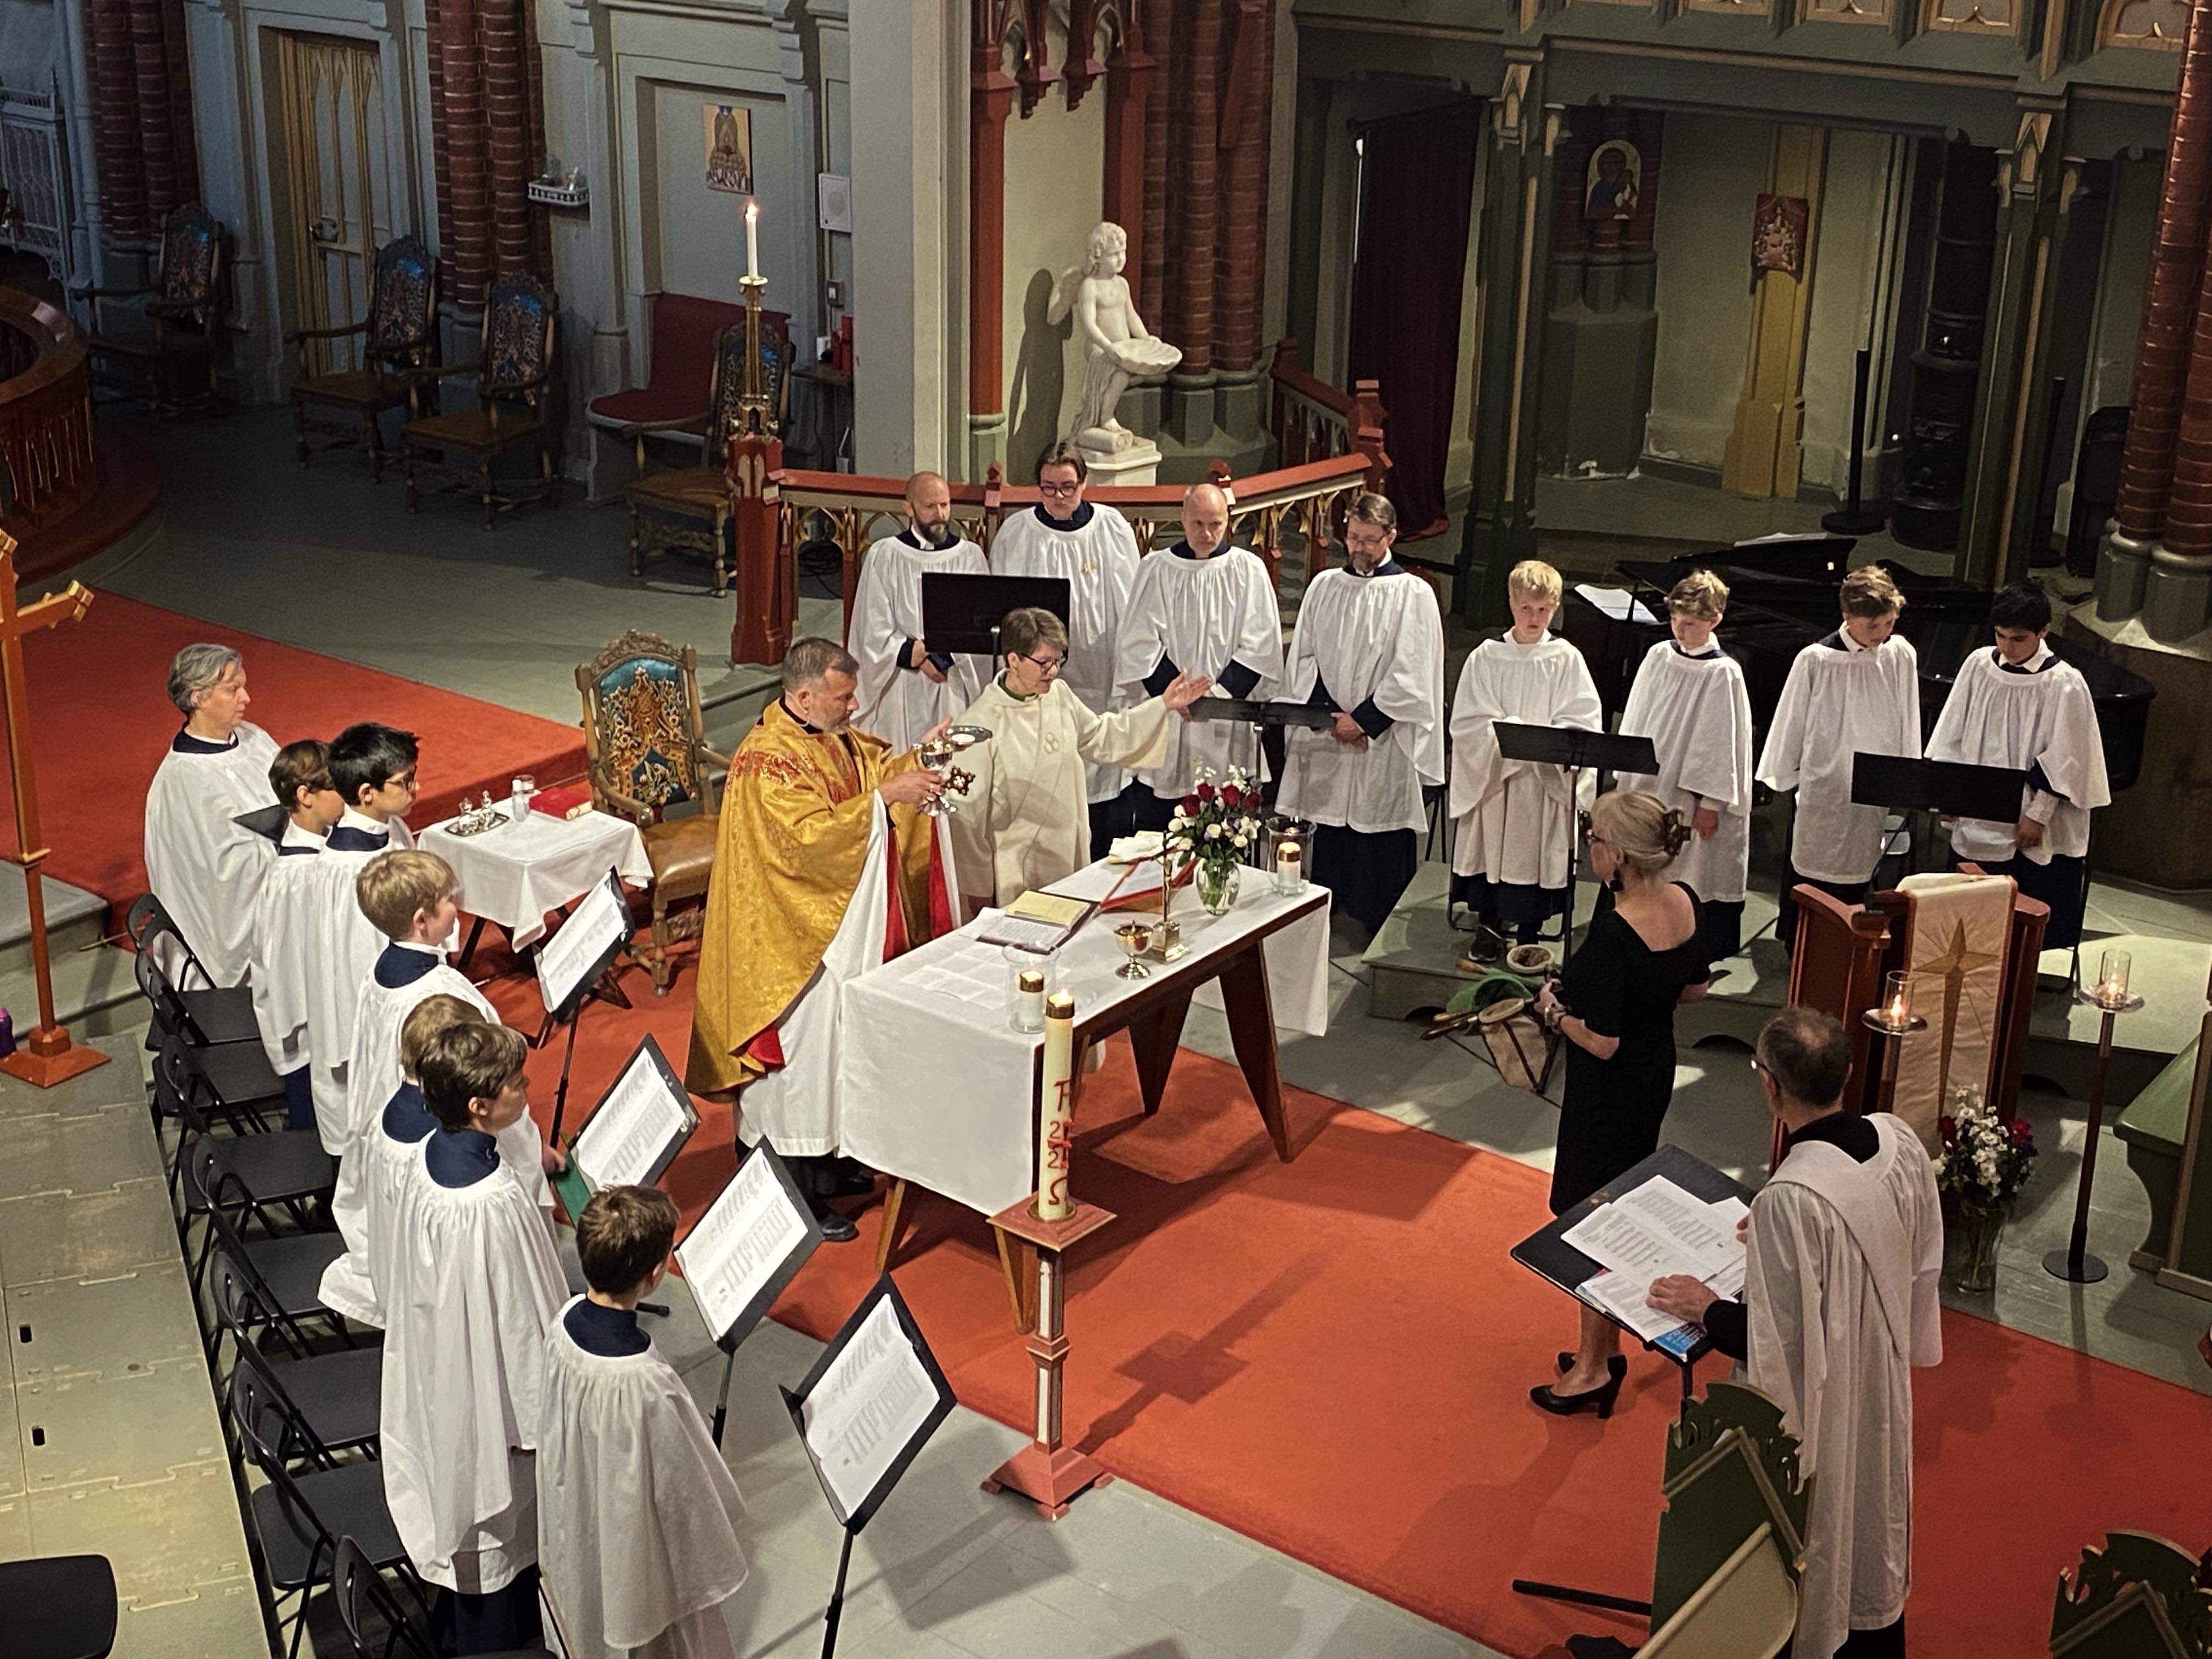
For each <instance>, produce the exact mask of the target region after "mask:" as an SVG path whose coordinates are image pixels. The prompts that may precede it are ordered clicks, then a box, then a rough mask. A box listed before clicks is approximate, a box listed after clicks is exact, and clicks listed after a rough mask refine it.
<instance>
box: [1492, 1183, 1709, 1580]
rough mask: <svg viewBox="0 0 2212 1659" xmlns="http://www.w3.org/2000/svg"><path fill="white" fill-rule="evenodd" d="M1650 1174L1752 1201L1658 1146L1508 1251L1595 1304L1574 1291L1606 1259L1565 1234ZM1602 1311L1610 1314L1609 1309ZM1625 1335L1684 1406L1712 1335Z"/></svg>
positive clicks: (1697, 1190) (1701, 1194) (1696, 1192)
mask: <svg viewBox="0 0 2212 1659" xmlns="http://www.w3.org/2000/svg"><path fill="white" fill-rule="evenodd" d="M1653 1176H1666V1177H1667V1179H1668V1180H1669V1181H1671V1182H1674V1184H1675V1185H1676V1186H1677V1187H1680V1188H1682V1190H1683V1191H1685V1192H1686V1193H1688V1194H1690V1196H1692V1198H1695V1199H1699V1200H1703V1201H1704V1202H1705V1203H1707V1204H1716V1203H1718V1202H1719V1201H1720V1200H1722V1199H1724V1198H1740V1199H1741V1200H1743V1201H1744V1202H1745V1203H1746V1204H1749V1203H1750V1202H1751V1199H1752V1191H1751V1188H1748V1187H1747V1186H1745V1185H1744V1184H1743V1183H1742V1182H1740V1181H1736V1180H1734V1179H1732V1178H1731V1177H1729V1176H1726V1175H1723V1174H1722V1173H1721V1171H1720V1170H1716V1169H1715V1168H1713V1166H1712V1165H1711V1164H1708V1163H1706V1162H1705V1160H1704V1159H1703V1158H1698V1157H1696V1156H1695V1155H1693V1154H1692V1153H1689V1152H1684V1151H1683V1150H1682V1149H1681V1148H1680V1146H1662V1147H1661V1148H1660V1149H1659V1150H1658V1151H1657V1152H1654V1153H1652V1154H1651V1156H1650V1157H1649V1158H1645V1159H1644V1161H1643V1162H1642V1163H1640V1164H1637V1165H1635V1166H1634V1167H1633V1168H1632V1169H1630V1170H1626V1171H1625V1172H1624V1173H1622V1174H1621V1175H1620V1176H1617V1177H1616V1178H1615V1179H1613V1180H1612V1181H1608V1182H1606V1184H1605V1185H1604V1186H1603V1187H1601V1188H1599V1189H1598V1190H1597V1191H1596V1192H1595V1193H1592V1194H1590V1195H1589V1197H1588V1198H1586V1199H1584V1200H1583V1201H1582V1202H1581V1203H1579V1204H1577V1205H1575V1206H1573V1207H1571V1209H1569V1210H1567V1211H1566V1212H1565V1213H1564V1214H1562V1215H1559V1216H1555V1217H1553V1219H1552V1222H1551V1224H1550V1225H1548V1226H1544V1227H1540V1228H1538V1229H1537V1230H1536V1231H1534V1232H1533V1233H1531V1234H1529V1235H1528V1237H1526V1238H1524V1239H1522V1241H1521V1242H1520V1243H1518V1244H1516V1245H1515V1246H1514V1247H1513V1249H1511V1250H1510V1252H1508V1254H1510V1255H1511V1256H1512V1258H1513V1259H1514V1260H1515V1261H1517V1262H1519V1263H1520V1264H1521V1265H1522V1267H1526V1268H1528V1271H1529V1272H1531V1273H1534V1274H1535V1275H1536V1277H1537V1278H1539V1279H1546V1280H1548V1281H1549V1282H1550V1283H1552V1284H1553V1285H1557V1286H1559V1289H1561V1290H1563V1291H1566V1293H1567V1294H1568V1295H1570V1296H1572V1297H1574V1298H1575V1301H1576V1303H1577V1305H1579V1306H1582V1307H1590V1306H1593V1305H1595V1304H1591V1303H1588V1302H1584V1301H1583V1298H1582V1297H1580V1296H1579V1295H1577V1291H1578V1290H1579V1289H1580V1287H1581V1285H1582V1283H1583V1280H1584V1279H1589V1278H1592V1277H1594V1276H1595V1275H1596V1274H1598V1273H1602V1272H1604V1271H1605V1264H1604V1263H1602V1262H1599V1261H1591V1260H1590V1258H1589V1257H1588V1256H1586V1255H1583V1253H1582V1252H1581V1251H1580V1250H1578V1249H1576V1248H1575V1247H1574V1246H1573V1245H1571V1244H1570V1243H1567V1242H1566V1237H1565V1235H1566V1234H1567V1233H1568V1232H1570V1231H1572V1230H1573V1229H1574V1228H1576V1227H1578V1226H1580V1225H1582V1224H1583V1222H1584V1221H1585V1220H1587V1219H1588V1218H1589V1213H1590V1212H1591V1211H1593V1210H1595V1209H1596V1208H1597V1206H1599V1205H1601V1204H1605V1203H1609V1202H1611V1201H1612V1200H1613V1198H1615V1197H1616V1196H1618V1195H1619V1194H1622V1193H1630V1192H1633V1191H1635V1190H1636V1188H1638V1187H1641V1186H1642V1185H1643V1184H1644V1182H1647V1181H1649V1180H1650V1179H1651V1178H1652V1177H1653ZM1607 1318H1612V1316H1611V1315H1610V1314H1608V1315H1607ZM1613 1322H1614V1323H1615V1324H1616V1325H1618V1324H1620V1321H1618V1320H1614V1321H1613ZM1620 1328H1621V1329H1623V1330H1625V1331H1626V1330H1628V1327H1626V1325H1621V1327H1620ZM1628 1334H1630V1335H1631V1336H1632V1337H1635V1338H1636V1340H1637V1341H1638V1343H1640V1344H1642V1346H1644V1348H1646V1349H1647V1350H1649V1351H1650V1352H1653V1353H1656V1354H1661V1355H1663V1356H1664V1357H1665V1358H1668V1359H1671V1360H1673V1361H1674V1364H1676V1365H1677V1366H1679V1367H1680V1369H1681V1373H1682V1401H1683V1403H1684V1404H1685V1405H1687V1404H1688V1403H1689V1401H1690V1399H1691V1397H1692V1393H1693V1392H1694V1390H1695V1388H1696V1382H1697V1378H1696V1371H1697V1364H1698V1361H1699V1360H1700V1359H1702V1358H1705V1355H1707V1354H1709V1353H1711V1352H1712V1340H1711V1338H1709V1337H1706V1336H1705V1335H1704V1334H1699V1337H1698V1339H1697V1340H1696V1341H1694V1342H1692V1343H1691V1344H1690V1345H1688V1346H1686V1347H1683V1348H1682V1349H1681V1350H1680V1352H1677V1351H1676V1349H1675V1348H1674V1346H1670V1345H1669V1341H1668V1339H1667V1338H1664V1337H1662V1338H1661V1339H1660V1340H1658V1341H1656V1342H1646V1341H1644V1339H1643V1338H1642V1337H1641V1336H1638V1335H1637V1334H1636V1333H1635V1332H1634V1331H1628ZM1513 1591H1514V1594H1515V1595H1534V1596H1538V1597H1541V1598H1542V1599H1543V1600H1545V1601H1568V1602H1571V1603H1573V1604H1574V1605H1575V1606H1577V1607H1604V1608H1606V1609H1607V1610H1608V1611H1610V1612H1613V1613H1641V1614H1643V1615H1644V1617H1646V1618H1649V1617H1650V1613H1651V1604H1650V1602H1649V1601H1636V1600H1633V1599H1632V1598H1631V1597H1628V1596H1625V1595H1604V1594H1602V1593H1601V1592H1599V1591H1596V1590H1584V1589H1573V1588H1571V1587H1570V1586H1567V1585H1565V1584H1551V1583H1544V1582H1543V1581H1542V1580H1541V1579H1535V1578H1516V1579H1515V1580H1514V1581H1513Z"/></svg>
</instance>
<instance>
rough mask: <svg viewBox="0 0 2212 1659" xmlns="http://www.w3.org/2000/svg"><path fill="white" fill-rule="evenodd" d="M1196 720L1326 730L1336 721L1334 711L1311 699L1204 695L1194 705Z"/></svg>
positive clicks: (1192, 710) (1192, 705)
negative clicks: (1295, 700)
mask: <svg viewBox="0 0 2212 1659" xmlns="http://www.w3.org/2000/svg"><path fill="white" fill-rule="evenodd" d="M1190 717H1191V719H1193V720H1241V721H1243V723H1244V724H1245V725H1247V726H1304V727H1305V728H1306V730H1308V731H1309V732H1326V731H1327V730H1328V728H1329V727H1330V726H1334V725H1335V724H1336V716H1335V714H1334V713H1332V712H1331V711H1330V710H1328V709H1326V708H1318V707H1316V705H1314V704H1312V703H1310V702H1260V701H1259V700H1258V699H1256V698H1253V697H1200V698H1197V699H1195V700H1194V702H1192V703H1191V705H1190Z"/></svg>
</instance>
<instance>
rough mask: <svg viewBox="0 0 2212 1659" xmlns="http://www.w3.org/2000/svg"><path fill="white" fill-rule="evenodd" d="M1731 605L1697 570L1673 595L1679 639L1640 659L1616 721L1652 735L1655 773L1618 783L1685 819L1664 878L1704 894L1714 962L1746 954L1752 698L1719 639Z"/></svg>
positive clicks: (1624, 730)
mask: <svg viewBox="0 0 2212 1659" xmlns="http://www.w3.org/2000/svg"><path fill="white" fill-rule="evenodd" d="M1727 609H1728V586H1727V584H1726V583H1724V582H1723V581H1722V580H1721V579H1720V578H1719V577H1717V576H1716V575H1714V574H1712V572H1711V571H1710V570H1693V571H1692V572H1691V573H1690V574H1688V575H1686V576H1685V577H1683V578H1682V580H1680V581H1678V582H1676V583H1675V584H1674V587H1673V588H1672V589H1671V590H1670V591H1669V592H1668V595H1667V612H1668V625H1669V627H1670V628H1671V629H1672V631H1673V633H1674V637H1673V638H1672V639H1667V640H1662V641H1659V643H1658V644H1656V645H1655V646H1653V647H1651V649H1650V651H1649V652H1647V653H1645V654H1644V662H1643V665H1642V666H1640V667H1639V668H1638V670H1637V671H1636V684H1634V685H1633V686H1632V687H1631V688H1630V690H1629V693H1628V706H1627V707H1626V708H1624V709H1623V710H1622V711H1621V715H1620V735H1621V736H1623V737H1634V738H1650V739H1651V746H1652V747H1653V748H1654V749H1655V750H1657V751H1658V756H1659V771H1658V774H1657V775H1656V776H1652V777H1646V776H1643V775H1638V774H1633V773H1624V774H1622V775H1620V777H1619V779H1618V782H1619V785H1620V787H1621V788H1623V789H1641V790H1644V791H1646V792H1647V793H1650V794H1654V795H1656V796H1658V797H1659V799H1661V800H1662V801H1663V802H1665V803H1666V804H1667V805H1669V806H1671V807H1674V809H1675V810H1676V811H1679V812H1680V813H1681V815H1682V816H1683V817H1685V818H1686V819H1688V820H1689V823H1690V829H1691V835H1690V844H1689V845H1688V846H1687V847H1686V848H1683V849H1682V853H1681V855H1680V857H1678V858H1677V859H1676V860H1674V868H1673V869H1672V870H1671V871H1669V872H1668V874H1669V875H1670V876H1671V877H1672V878H1674V880H1676V881H1680V882H1684V883H1686V884H1688V886H1689V889H1690V890H1691V891H1692V892H1693V893H1695V894H1696V895H1697V896H1698V909H1699V915H1700V916H1701V917H1702V918H1703V920H1704V923H1705V954H1706V959H1707V960H1708V961H1713V962H1717V961H1718V960H1720V958H1721V957H1732V956H1734V955H1735V953H1736V952H1737V951H1739V950H1740V949H1741V948H1742V944H1743V888H1744V878H1745V876H1746V874H1747V872H1748V870H1749V867H1750V863H1751V783H1752V760H1751V695H1750V693H1749V692H1748V691H1747V690H1745V689H1744V683H1743V669H1742V667H1741V665H1739V664H1738V663H1737V662H1736V660H1735V658H1733V657H1731V656H1729V654H1728V653H1726V652H1724V651H1723V650H1722V649H1721V648H1720V647H1719V646H1717V645H1716V644H1714V643H1713V631H1714V629H1717V628H1718V627H1719V626H1720V623H1721V617H1722V615H1723V612H1724V611H1726V610H1727Z"/></svg>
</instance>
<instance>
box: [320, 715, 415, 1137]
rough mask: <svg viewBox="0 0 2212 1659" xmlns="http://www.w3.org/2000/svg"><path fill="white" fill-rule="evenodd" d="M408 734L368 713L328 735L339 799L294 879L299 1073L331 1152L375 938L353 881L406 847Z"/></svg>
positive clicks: (378, 936) (411, 792)
mask: <svg viewBox="0 0 2212 1659" xmlns="http://www.w3.org/2000/svg"><path fill="white" fill-rule="evenodd" d="M416 759H417V752H416V742H415V734H414V733H413V732H402V731H399V730H398V729H396V728H395V727H392V726H379V725H377V724H376V723H375V722H374V721H373V720H364V721H362V723H360V724H359V725H356V726H348V727H346V729H345V730H344V731H343V732H339V733H338V734H337V737H335V738H332V739H331V782H333V783H334V784H336V785H337V791H338V793H339V795H340V796H341V797H343V799H344V801H345V803H346V807H345V813H344V816H343V817H340V818H339V819H338V822H337V827H336V828H335V829H332V830H331V833H330V836H329V837H328V838H327V839H326V840H325V842H323V856H322V857H321V858H319V859H318V860H315V866H314V870H313V874H312V875H311V876H310V877H309V878H307V880H306V881H304V882H303V883H302V884H301V891H300V903H301V906H302V908H303V909H304V911H305V913H306V921H305V922H304V924H303V925H304V926H305V927H307V929H308V930H309V931H308V933H307V938H308V939H309V940H310V942H311V943H310V946H309V954H308V958H307V960H308V974H307V1046H308V1049H309V1051H310V1054H311V1056H312V1057H311V1059H310V1060H309V1065H308V1076H309V1078H310V1079H311V1080H312V1085H313V1092H314V1099H315V1127H316V1129H317V1130H318V1131H319V1133H321V1135H322V1137H323V1150H324V1151H325V1152H328V1153H329V1154H330V1155H331V1157H332V1158H337V1156H339V1155H340V1154H341V1153H342V1152H344V1151H345V1143H346V1139H347V1137H348V1136H349V1134H350V1133H352V1130H351V1125H352V1118H351V1115H349V1113H348V1111H347V1109H346V1088H345V1074H346V1065H347V1062H348V1060H350V1058H351V1057H352V1054H353V1017H354V1012H355V1010H356V1008H357V1007H358V1006H359V1005H360V1002H361V982H362V979H363V978H364V977H366V976H367V975H368V970H369V969H370V968H371V967H373V966H374V964H375V962H376V958H377V957H378V956H379V955H380V953H381V952H382V951H383V949H384V946H385V943H386V941H385V937H384V935H383V934H382V933H379V932H377V930H376V925H375V924H374V922H372V921H369V919H368V917H367V916H365V915H362V913H361V900H360V896H359V895H358V893H357V892H356V890H355V882H356V878H358V877H359V876H360V874H361V872H362V866H365V865H366V864H368V861H369V860H371V859H373V858H374V857H375V856H376V855H377V854H379V853H382V852H386V851H389V850H391V849H393V848H410V847H412V846H414V844H415V837H414V836H413V834H412V833H411V832H410V830H409V829H408V828H407V824H406V821H405V820H404V818H402V817H400V814H401V813H403V812H404V811H406V810H407V809H408V808H409V807H410V806H411V805H414V802H415V787H416Z"/></svg>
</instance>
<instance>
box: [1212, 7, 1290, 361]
mask: <svg viewBox="0 0 2212 1659" xmlns="http://www.w3.org/2000/svg"><path fill="white" fill-rule="evenodd" d="M1230 21H1231V22H1233V25H1234V27H1235V30H1236V38H1235V40H1233V41H1231V42H1230V43H1228V44H1229V46H1230V52H1229V64H1228V77H1227V82H1226V84H1225V87H1224V88H1223V94H1222V109H1221V137H1220V140H1219V143H1220V150H1221V155H1222V162H1221V167H1220V175H1221V182H1220V206H1219V213H1220V219H1219V221H1218V222H1219V223H1220V225H1221V226H1222V230H1221V234H1220V238H1219V240H1218V243H1217V245H1216V252H1215V260H1214V265H1215V269H1214V297H1213V305H1214V320H1213V351H1212V361H1213V366H1214V367H1215V368H1220V369H1227V370H1231V371H1235V372H1237V373H1243V371H1246V370H1249V369H1250V368H1252V367H1253V366H1254V365H1255V364H1256V363H1257V362H1259V361H1260V333H1261V309H1262V307H1264V306H1265V305H1266V303H1267V137H1268V130H1269V127H1270V125H1271V119H1270V114H1269V112H1270V110H1271V108H1272V106H1273V101H1274V100H1273V96H1272V94H1273V87H1274V65H1275V8H1274V3H1273V0H1236V14H1235V16H1234V17H1233V19H1231V20H1230Z"/></svg>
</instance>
